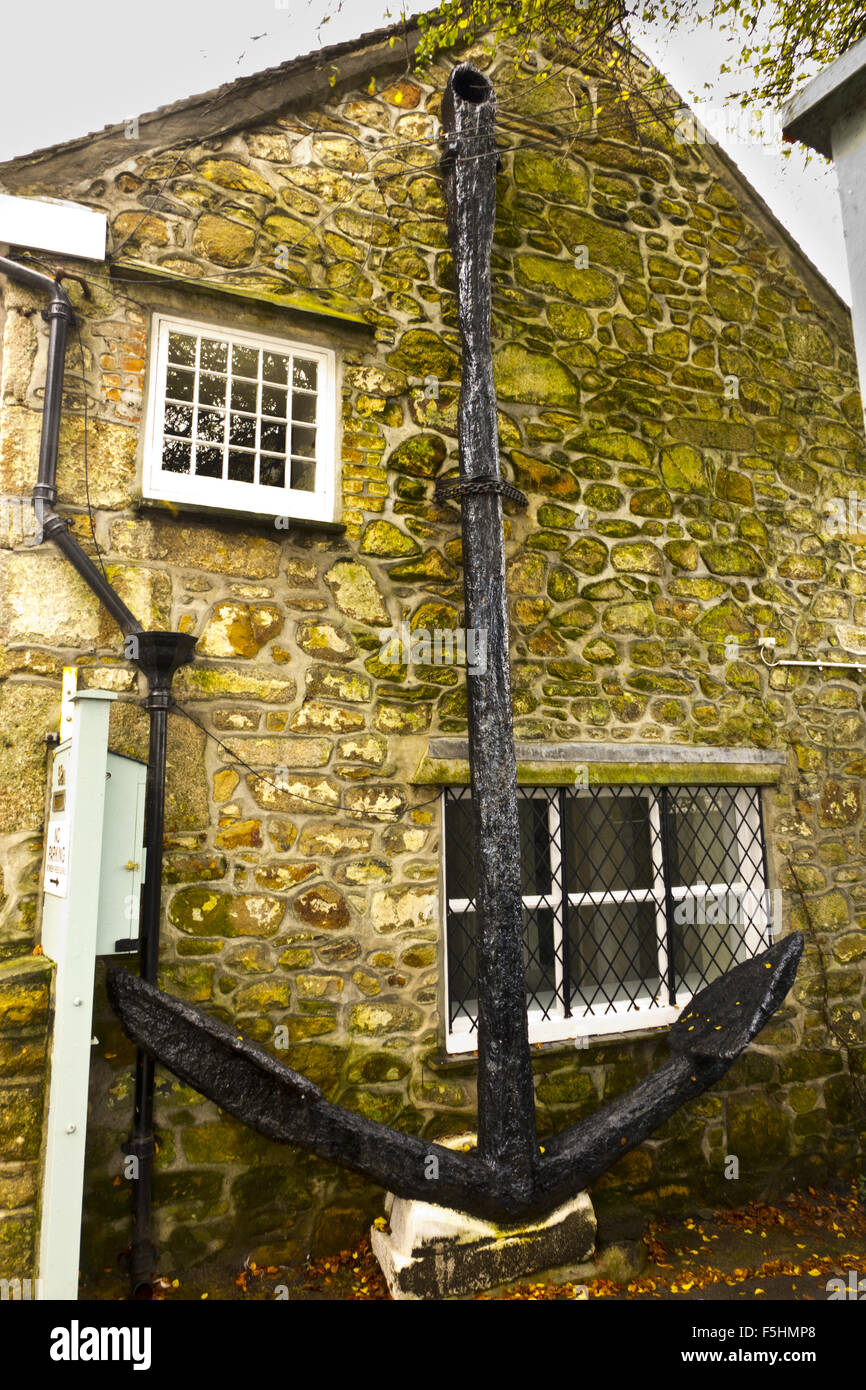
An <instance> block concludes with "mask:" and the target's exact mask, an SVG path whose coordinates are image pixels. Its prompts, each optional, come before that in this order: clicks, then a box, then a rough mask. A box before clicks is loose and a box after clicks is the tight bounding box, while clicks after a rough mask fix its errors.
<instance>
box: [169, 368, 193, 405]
mask: <svg viewBox="0 0 866 1390" xmlns="http://www.w3.org/2000/svg"><path fill="white" fill-rule="evenodd" d="M194 386H195V375H194V373H193V372H186V371H183V369H182V368H180V367H169V369H168V371H167V372H166V374H165V394H166V396H170V397H171V399H172V400H175V401H191V400H192V399H193V387H194Z"/></svg>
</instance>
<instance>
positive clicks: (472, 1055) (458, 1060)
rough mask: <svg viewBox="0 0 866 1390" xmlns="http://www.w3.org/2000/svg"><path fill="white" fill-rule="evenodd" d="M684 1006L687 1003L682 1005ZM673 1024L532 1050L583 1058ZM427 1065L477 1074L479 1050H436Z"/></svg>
mask: <svg viewBox="0 0 866 1390" xmlns="http://www.w3.org/2000/svg"><path fill="white" fill-rule="evenodd" d="M683 1008H685V1005H683ZM669 1030H670V1024H667V1023H663V1024H661V1025H660V1026H659V1027H658V1028H635V1029H633V1030H632V1031H630V1032H623V1033H601V1034H596V1035H595V1036H591V1037H587V1038H585V1039H584V1038H581V1039H580V1042H581V1044H582V1045H581V1046H580V1047H576V1046H575V1043H574V1039H572V1038H564V1039H562V1040H561V1041H560V1042H549V1043H530V1044H529V1050H530V1054H531V1056H532V1059H533V1061H535V1059H536V1058H538V1059H541V1058H543V1057H562V1058H563V1059H564V1058H565V1057H566V1056H572V1057H575V1058H577V1060H578V1061H580V1058H581V1057H582V1056H583V1055H584V1054H585V1053H587V1052H592V1051H593V1050H594V1049H596V1048H601V1047H623V1046H625V1045H626V1044H627V1045H629V1046H631V1044H632V1043H642V1042H647V1041H650V1040H653V1041H655V1040H657V1039H658V1038H660V1037H663V1036H667V1034H668V1032H669ZM424 1065H425V1066H427V1067H430V1069H431V1071H435V1072H448V1073H449V1074H451V1075H460V1076H467V1077H468V1076H474V1075H475V1073H476V1072H477V1070H478V1053H477V1052H445V1051H440V1052H434V1053H433V1054H432V1055H431V1056H429V1057H426V1058H425V1059H424Z"/></svg>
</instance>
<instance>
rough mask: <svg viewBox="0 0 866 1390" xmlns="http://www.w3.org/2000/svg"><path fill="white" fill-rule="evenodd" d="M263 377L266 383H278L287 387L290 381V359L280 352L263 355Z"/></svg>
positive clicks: (266, 352)
mask: <svg viewBox="0 0 866 1390" xmlns="http://www.w3.org/2000/svg"><path fill="white" fill-rule="evenodd" d="M262 377H263V378H264V380H265V381H276V382H279V383H280V385H281V386H285V385H286V384H287V383H288V380H289V359H288V357H284V356H283V355H282V353H280V352H268V351H265V352H263V353H262Z"/></svg>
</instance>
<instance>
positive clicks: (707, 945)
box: [671, 892, 766, 994]
mask: <svg viewBox="0 0 866 1390" xmlns="http://www.w3.org/2000/svg"><path fill="white" fill-rule="evenodd" d="M741 916H742V913H741V906H740V898H739V896H738V895H735V894H733V893H732V894H730V896H729V895H728V894H727V893H726V892H719V893H716V894H710V895H707V894H705V893H701V894H700V895H698V896H693V895H692V894H689V896H688V897H687V898H683V899H682V900H681V901H680V902H678V903H677V904H676V907H675V909H674V923H673V930H672V932H671V937H672V940H673V947H674V974H675V977H676V987H677V990H680V989H686V990H688V992H689V993H690V994H694V993H697V991H698V990H700V989H703V987H704V985H705V984H709V982H710V980H714V979H715V978H716V976H717V975H723V974H724V973H725V971H726V970H730V969H731V966H733V965H737V964H738V962H739V961H741V960H747V959H748V956H749V954H750V953H749V952H745V953H743V952H742V950H738V947H739V946H741V944H742V936H741V930H740V929H741V926H742V923H741ZM764 944H766V943H764Z"/></svg>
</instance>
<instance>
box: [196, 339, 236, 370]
mask: <svg viewBox="0 0 866 1390" xmlns="http://www.w3.org/2000/svg"><path fill="white" fill-rule="evenodd" d="M228 360H229V345H228V343H220V342H216V341H215V340H214V339H213V338H202V340H201V357H200V359H199V362H200V365H201V367H202V368H203V370H205V371H208V372H224V371H225V370H226V367H227V366H228Z"/></svg>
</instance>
